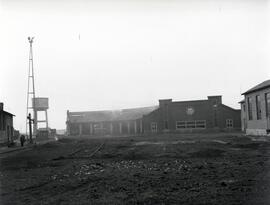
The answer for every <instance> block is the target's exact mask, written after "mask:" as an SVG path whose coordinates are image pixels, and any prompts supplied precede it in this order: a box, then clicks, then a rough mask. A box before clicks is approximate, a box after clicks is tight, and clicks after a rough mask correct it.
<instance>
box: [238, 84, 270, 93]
mask: <svg viewBox="0 0 270 205" xmlns="http://www.w3.org/2000/svg"><path fill="white" fill-rule="evenodd" d="M267 87H270V80H266V81H264V82H262V83H260V84H258V85H256V86H254V87H253V88H251V89H249V90H248V91H246V92H244V93H242V95H246V94H248V93H252V92H255V91H258V90H261V89H264V88H267Z"/></svg>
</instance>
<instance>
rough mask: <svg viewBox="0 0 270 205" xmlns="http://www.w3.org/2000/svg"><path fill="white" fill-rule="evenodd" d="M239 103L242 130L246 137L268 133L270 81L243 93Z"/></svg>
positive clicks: (269, 124)
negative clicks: (242, 98)
mask: <svg viewBox="0 0 270 205" xmlns="http://www.w3.org/2000/svg"><path fill="white" fill-rule="evenodd" d="M242 95H244V96H245V99H244V100H243V101H241V102H240V103H241V112H242V114H241V116H242V122H244V124H243V126H242V129H243V130H245V131H246V134H248V135H267V134H269V133H270V80H267V81H264V82H262V83H260V84H258V85H256V86H255V87H253V88H251V89H249V90H248V91H246V92H244V93H243V94H242Z"/></svg>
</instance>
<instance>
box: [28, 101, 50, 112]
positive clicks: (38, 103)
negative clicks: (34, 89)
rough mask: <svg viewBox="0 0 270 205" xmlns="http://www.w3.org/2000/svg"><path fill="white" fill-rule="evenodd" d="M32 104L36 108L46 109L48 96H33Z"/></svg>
mask: <svg viewBox="0 0 270 205" xmlns="http://www.w3.org/2000/svg"><path fill="white" fill-rule="evenodd" d="M32 106H33V107H35V109H36V110H46V109H48V108H49V98H33V99H32Z"/></svg>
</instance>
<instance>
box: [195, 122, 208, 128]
mask: <svg viewBox="0 0 270 205" xmlns="http://www.w3.org/2000/svg"><path fill="white" fill-rule="evenodd" d="M195 123H196V128H206V121H205V120H197V121H196V122H195Z"/></svg>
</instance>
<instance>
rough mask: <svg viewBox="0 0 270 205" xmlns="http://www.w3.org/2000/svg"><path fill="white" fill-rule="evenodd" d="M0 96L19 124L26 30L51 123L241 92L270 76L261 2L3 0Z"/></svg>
mask: <svg viewBox="0 0 270 205" xmlns="http://www.w3.org/2000/svg"><path fill="white" fill-rule="evenodd" d="M0 2H1V4H0V26H1V28H0V31H1V32H0V56H1V58H0V71H1V73H0V101H3V102H4V106H5V110H7V111H9V112H12V113H14V114H15V115H16V117H15V118H14V126H15V129H19V130H20V131H24V130H25V119H26V97H27V75H28V55H29V43H28V40H27V37H28V36H34V37H35V39H34V44H33V52H34V69H35V85H36V96H39V97H49V106H50V108H49V126H50V127H51V128H57V129H63V128H65V121H66V111H67V110H70V111H91V110H104V109H121V108H132V107H140V106H152V105H157V104H158V99H162V98H172V99H173V100H175V101H181V100H197V99H198V100H199V99H206V98H207V96H208V95H222V96H223V103H224V104H226V105H229V106H232V107H233V108H239V107H240V106H239V104H238V102H239V101H240V100H241V99H242V98H243V97H242V96H241V95H240V93H241V92H244V91H245V90H247V89H249V88H250V87H252V86H254V85H256V84H258V83H260V82H262V81H264V80H267V79H269V78H270V67H269V56H270V40H269V37H270V35H269V34H270V32H269V31H270V24H269V23H270V19H269V14H268V13H269V11H270V6H269V1H267V0H208V1H207V0H205V1H204V0H198V1H195V0H179V1H177V0H118V1H105V0H92V1H83V0H70V1H60V0H56V1H45V0H44V1H42V0H0Z"/></svg>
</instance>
